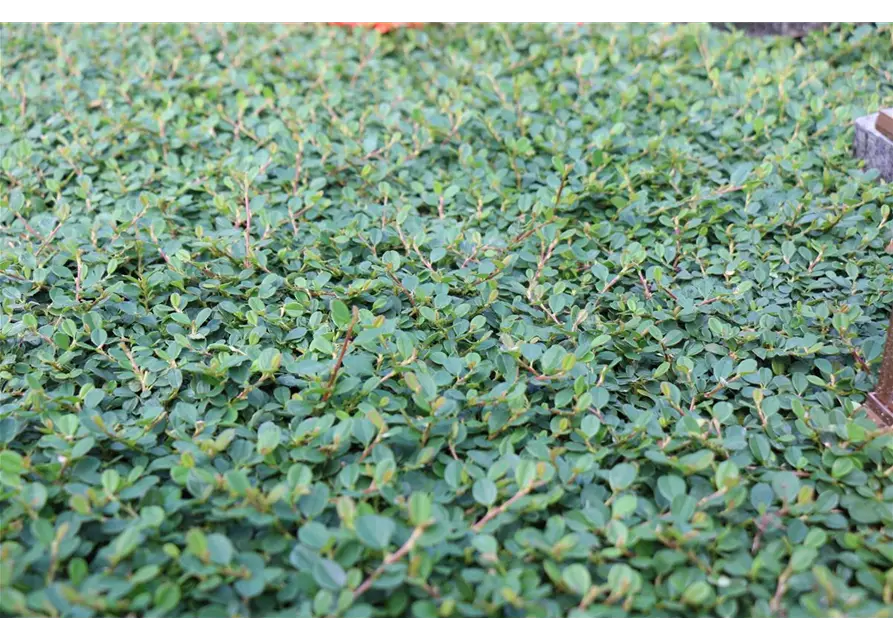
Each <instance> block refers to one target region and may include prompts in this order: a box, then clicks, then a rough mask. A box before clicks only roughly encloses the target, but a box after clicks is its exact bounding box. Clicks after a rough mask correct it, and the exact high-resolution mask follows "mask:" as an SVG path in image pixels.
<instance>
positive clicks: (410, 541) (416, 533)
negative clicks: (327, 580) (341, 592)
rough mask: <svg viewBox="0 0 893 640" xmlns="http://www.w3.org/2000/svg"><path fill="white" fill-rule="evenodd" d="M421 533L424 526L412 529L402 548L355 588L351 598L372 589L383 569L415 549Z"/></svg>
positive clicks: (423, 530)
mask: <svg viewBox="0 0 893 640" xmlns="http://www.w3.org/2000/svg"><path fill="white" fill-rule="evenodd" d="M423 533H425V525H422V524H420V525H419V526H417V527H416V528H415V529H413V530H412V533H411V534H410V536H409V538H407V540H406V542H404V543H403V546H402V547H400V548H399V549H397V551H396V552H394V553H392V554H390V555H388V556H387V557H386V558H385V559H384V562H382V563H381V564H380V565H379V566H378V568H377V569H376V570H375V571H373V572H372V574H371V575H370V576H369V577H368V578H366V580H364V581H363V584H361V585H360V586H359V587H357V590H356V591H354V592H353V597H354V598H358V597H360V596H361V595H363V594H364V593H366V592H367V591H368V590H369V589H370V588H371V587H372V584H373V583H374V582H375V581H376V580H378V578H379V577H380V576H381V574H382V573H384V571H385V569H387V568H388V567H389V566H391V565H392V564H394V563H395V562H397V561H399V560H400V558H402V557H403V556H405V555H406V554H407V553H409V552H410V551H412V548H413V547H415V544H416V542H418V540H419V538H420V537H421V536H422V534H423Z"/></svg>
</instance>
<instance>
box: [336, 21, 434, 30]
mask: <svg viewBox="0 0 893 640" xmlns="http://www.w3.org/2000/svg"><path fill="white" fill-rule="evenodd" d="M329 24H334V25H337V26H339V27H360V28H364V29H375V30H376V31H378V32H379V33H387V32H388V31H393V30H394V29H399V28H400V27H406V28H408V29H418V28H420V27H422V26H423V25H424V24H425V23H424V22H330V23H329Z"/></svg>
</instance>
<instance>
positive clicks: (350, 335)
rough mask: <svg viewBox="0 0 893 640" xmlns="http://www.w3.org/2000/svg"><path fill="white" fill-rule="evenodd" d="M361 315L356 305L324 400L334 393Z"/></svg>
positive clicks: (323, 396)
mask: <svg viewBox="0 0 893 640" xmlns="http://www.w3.org/2000/svg"><path fill="white" fill-rule="evenodd" d="M359 315H360V314H359V311H357V308H356V307H354V308H353V318H351V320H350V324H349V325H347V333H346V335H345V336H344V344H342V345H341V351H340V352H339V353H338V359H337V360H336V361H335V366H334V367H332V375H331V376H330V377H329V382H328V384H327V385H326V390H325V392H324V393H323V395H322V401H323V402H328V401H329V396H331V395H332V391H333V390H334V388H335V380H337V379H338V372H339V371H340V370H341V363H342V362H344V354H346V353H347V347H349V346H350V343H351V340H353V327H354V325H355V324H356V322H357V318H358V317H359Z"/></svg>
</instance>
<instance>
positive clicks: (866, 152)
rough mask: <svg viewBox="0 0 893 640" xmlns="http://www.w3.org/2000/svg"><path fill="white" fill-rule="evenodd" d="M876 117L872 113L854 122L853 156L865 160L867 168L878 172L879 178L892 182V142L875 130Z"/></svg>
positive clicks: (876, 115)
mask: <svg viewBox="0 0 893 640" xmlns="http://www.w3.org/2000/svg"><path fill="white" fill-rule="evenodd" d="M877 117H878V114H876V113H872V114H871V115H867V116H862V117H861V118H859V119H858V120H856V123H855V128H856V135H855V137H854V139H853V155H855V156H856V157H857V158H862V159H863V160H865V166H866V167H867V168H869V169H877V170H878V171H880V173H881V178H883V179H884V180H886V181H887V182H893V140H891V139H889V138H887V137H886V136H884V135H883V134H882V133H881V132H880V131H878V130H877V127H875V123H876V122H877Z"/></svg>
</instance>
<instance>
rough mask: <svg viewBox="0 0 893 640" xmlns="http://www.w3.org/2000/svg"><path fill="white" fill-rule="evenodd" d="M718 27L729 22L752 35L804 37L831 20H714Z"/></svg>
mask: <svg viewBox="0 0 893 640" xmlns="http://www.w3.org/2000/svg"><path fill="white" fill-rule="evenodd" d="M711 24H712V25H714V26H717V27H724V26H725V25H726V24H729V25H731V26H733V27H735V28H736V29H740V30H741V31H744V32H745V33H747V34H748V35H751V36H791V37H793V38H802V37H803V36H805V35H806V34H807V33H809V32H810V31H815V30H816V29H824V28H825V27H826V26H827V25H829V24H831V23H830V22H729V23H722V22H712V23H711Z"/></svg>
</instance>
